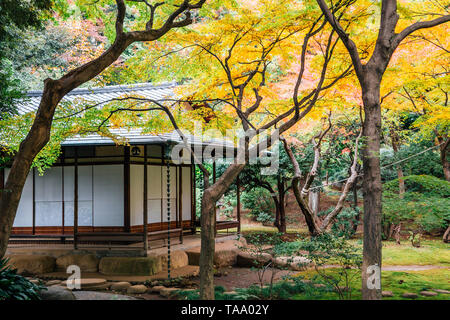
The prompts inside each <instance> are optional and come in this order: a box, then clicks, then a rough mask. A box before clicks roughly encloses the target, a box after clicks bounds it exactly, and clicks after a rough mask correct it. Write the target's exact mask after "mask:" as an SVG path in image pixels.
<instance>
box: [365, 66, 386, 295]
mask: <svg viewBox="0 0 450 320" xmlns="http://www.w3.org/2000/svg"><path fill="white" fill-rule="evenodd" d="M372 71H373V72H368V71H366V73H365V75H366V77H365V79H364V80H365V81H363V82H362V83H361V87H362V95H363V103H364V114H365V119H364V124H363V137H364V141H363V143H364V147H363V150H362V151H363V152H362V154H363V170H364V176H363V191H364V238H363V239H364V242H363V265H362V298H363V299H364V300H379V299H381V285H380V286H374V284H377V283H381V281H380V279H374V277H377V278H378V276H379V277H381V272H380V270H381V216H382V215H381V174H380V157H379V150H380V131H381V107H380V82H381V76H380V77H377V76H376V72H375V70H372ZM368 268H369V269H368ZM378 268H379V269H378ZM374 270H378V272H377V271H374ZM369 281H370V283H368V282H369Z"/></svg>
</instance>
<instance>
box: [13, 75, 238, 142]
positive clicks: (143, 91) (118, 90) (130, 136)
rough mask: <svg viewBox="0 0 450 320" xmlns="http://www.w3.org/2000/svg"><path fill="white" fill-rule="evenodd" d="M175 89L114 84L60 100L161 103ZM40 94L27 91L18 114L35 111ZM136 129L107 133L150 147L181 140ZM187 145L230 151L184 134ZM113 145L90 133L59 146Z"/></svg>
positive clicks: (175, 135) (75, 92)
mask: <svg viewBox="0 0 450 320" xmlns="http://www.w3.org/2000/svg"><path fill="white" fill-rule="evenodd" d="M176 86H177V83H176V82H169V83H164V84H160V85H153V84H150V83H141V84H136V85H117V86H107V87H102V88H92V89H87V88H78V89H75V90H72V91H71V92H69V93H68V94H67V95H66V96H65V97H64V100H63V101H73V100H74V99H83V100H86V101H88V102H92V103H94V104H95V103H101V102H106V101H110V100H111V99H114V98H118V97H123V96H124V95H125V94H126V95H129V96H133V95H135V96H139V97H145V98H148V99H152V100H163V99H170V98H173V97H175V93H174V90H173V89H174V88H175V87H176ZM41 96H42V91H30V92H28V97H29V100H28V101H26V102H25V103H21V104H19V106H18V109H19V113H20V114H25V113H27V112H35V111H36V110H37V108H38V106H39V103H40V101H41ZM141 131H142V130H140V129H135V128H133V129H131V128H130V129H125V128H123V129H119V130H111V132H112V133H114V134H116V135H118V136H120V137H123V138H125V139H126V140H127V142H128V143H130V144H151V143H164V142H171V143H180V142H181V139H180V137H179V135H178V133H177V132H176V131H174V132H172V133H165V134H161V135H156V136H155V135H148V134H145V135H143V134H141ZM185 136H186V138H187V139H188V143H189V144H194V145H213V146H227V148H234V146H233V144H232V143H230V142H227V141H224V140H219V139H213V140H209V141H202V140H201V139H199V138H197V137H194V136H192V135H188V134H186V135H185ZM108 144H114V142H113V141H112V140H111V139H110V138H107V137H102V136H100V135H98V134H91V135H87V136H82V137H80V136H78V137H77V136H75V137H73V138H69V139H67V140H65V141H64V142H63V143H62V145H63V146H75V145H108Z"/></svg>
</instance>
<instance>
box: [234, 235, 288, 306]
mask: <svg viewBox="0 0 450 320" xmlns="http://www.w3.org/2000/svg"><path fill="white" fill-rule="evenodd" d="M281 236H282V234H281V233H273V234H271V233H263V232H254V233H250V234H248V235H247V236H246V240H247V242H248V243H249V244H251V245H249V246H245V247H240V248H239V249H240V250H242V251H243V252H246V253H248V254H250V256H251V257H252V258H253V265H254V266H253V267H252V269H253V270H255V271H256V273H257V275H258V281H259V290H260V291H261V292H262V290H263V288H264V284H265V282H264V276H265V274H266V273H267V272H270V281H269V286H268V288H269V289H268V290H269V292H272V287H273V280H274V278H275V275H276V274H277V272H278V271H279V269H277V268H276V265H275V259H276V252H275V251H274V250H273V248H274V247H275V246H276V245H277V244H279V243H281V242H282V238H281ZM270 297H271V293H270V294H269V298H270Z"/></svg>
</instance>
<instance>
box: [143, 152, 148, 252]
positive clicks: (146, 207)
mask: <svg viewBox="0 0 450 320" xmlns="http://www.w3.org/2000/svg"><path fill="white" fill-rule="evenodd" d="M147 170H148V168H147V145H145V146H144V214H143V220H144V221H143V226H144V251H145V254H146V255H147V250H148V200H147V199H148V182H147V179H148V174H147Z"/></svg>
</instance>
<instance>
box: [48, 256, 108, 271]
mask: <svg viewBox="0 0 450 320" xmlns="http://www.w3.org/2000/svg"><path fill="white" fill-rule="evenodd" d="M99 262H100V259H99V258H97V257H96V256H95V255H94V254H67V255H64V256H61V257H58V258H57V259H56V270H57V271H64V272H65V271H66V270H67V267H68V266H70V265H76V266H79V267H80V270H81V271H82V272H98V264H99Z"/></svg>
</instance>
